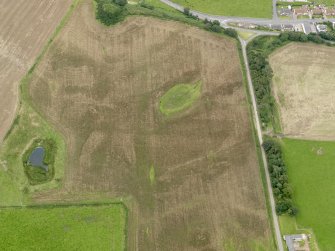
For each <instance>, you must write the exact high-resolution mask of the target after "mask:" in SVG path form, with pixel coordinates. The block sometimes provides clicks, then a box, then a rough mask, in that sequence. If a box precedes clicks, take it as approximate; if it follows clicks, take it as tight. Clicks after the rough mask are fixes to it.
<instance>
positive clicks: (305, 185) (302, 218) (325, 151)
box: [282, 139, 335, 250]
mask: <svg viewBox="0 0 335 251" xmlns="http://www.w3.org/2000/svg"><path fill="white" fill-rule="evenodd" d="M282 143H283V151H284V158H285V163H286V165H287V167H288V177H289V182H290V183H291V184H292V188H293V192H294V196H293V197H294V201H295V203H296V205H297V207H298V209H299V213H298V215H297V217H296V221H297V225H298V227H299V228H311V229H312V230H313V232H314V233H315V235H316V239H317V242H318V245H319V247H320V249H321V250H335V239H334V236H333V234H334V233H335V215H334V208H335V197H334V194H335V183H334V178H335V168H334V166H335V142H320V141H305V140H295V139H283V141H282Z"/></svg>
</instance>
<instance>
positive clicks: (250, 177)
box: [30, 1, 272, 251]
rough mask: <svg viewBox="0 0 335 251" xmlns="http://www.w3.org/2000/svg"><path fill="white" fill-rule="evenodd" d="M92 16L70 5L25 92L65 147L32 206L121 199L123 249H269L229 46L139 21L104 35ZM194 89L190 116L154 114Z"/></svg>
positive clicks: (191, 31) (176, 27) (179, 27)
mask: <svg viewBox="0 0 335 251" xmlns="http://www.w3.org/2000/svg"><path fill="white" fill-rule="evenodd" d="M93 13H94V12H93V10H92V4H91V2H90V1H84V3H82V4H80V6H78V9H77V10H75V12H74V15H73V16H72V17H71V19H70V21H69V23H68V24H67V25H66V27H65V28H64V30H63V31H62V32H61V34H60V35H59V36H58V38H57V39H56V40H55V42H54V44H53V45H52V46H51V48H50V50H49V51H48V52H47V54H46V55H45V58H44V59H43V60H42V62H41V64H40V65H39V67H38V68H37V69H36V72H35V74H34V76H33V81H32V83H31V84H30V93H31V95H32V98H33V101H34V103H35V104H36V107H37V108H38V109H39V110H40V111H41V112H42V113H43V114H45V116H46V118H47V119H48V120H49V121H51V122H52V123H53V124H54V125H55V126H56V127H57V128H59V129H60V130H61V131H62V132H63V133H64V134H65V138H66V139H67V142H66V143H67V146H68V159H67V160H68V161H67V166H66V177H65V180H64V189H63V190H61V191H58V192H55V191H52V192H48V193H43V194H37V195H36V196H35V201H38V202H46V201H48V202H51V201H60V200H65V199H76V198H77V199H78V198H80V196H81V195H83V194H85V193H87V194H94V193H96V194H97V193H104V194H107V195H108V196H109V197H111V198H113V197H118V196H121V197H129V196H130V198H131V203H129V205H133V206H132V207H131V208H130V212H131V221H130V222H129V231H130V233H131V234H130V235H129V249H130V250H143V251H151V250H159V251H164V250H181V251H188V250H190V251H193V250H194V251H195V250H202V251H205V250H206V251H214V250H217V251H219V250H223V249H228V247H235V249H236V250H241V251H242V250H243V251H244V250H252V249H255V247H256V246H262V247H263V249H264V250H271V249H272V243H271V238H272V235H271V231H270V227H269V221H268V217H267V212H266V208H265V201H264V193H263V190H262V183H261V179H260V174H259V167H258V162H257V157H256V151H255V145H254V141H253V137H252V132H251V128H250V120H249V115H248V106H247V103H246V97H245V91H244V88H243V84H242V75H241V69H240V62H239V58H238V52H237V48H236V45H235V42H234V40H229V39H225V38H222V37H218V36H215V35H213V34H211V33H208V32H205V31H203V30H199V29H197V28H194V27H189V26H186V25H183V24H180V23H176V22H168V21H162V20H157V19H152V18H144V17H132V18H129V19H127V20H126V21H125V22H123V23H122V24H118V25H116V26H114V27H113V28H106V27H104V26H102V25H100V24H99V23H97V22H96V20H95V19H94V16H93ZM176 52H178V53H176ZM198 80H201V81H202V83H203V90H202V96H201V98H200V100H199V101H198V102H197V103H196V104H195V105H194V107H193V108H192V109H190V110H188V111H187V112H185V113H183V114H180V115H179V116H176V117H174V118H171V119H167V118H165V117H164V116H162V115H161V114H160V113H159V109H158V107H159V105H158V101H159V98H160V97H161V95H163V93H165V92H166V91H167V90H168V89H170V88H171V87H172V86H174V85H175V84H176V83H192V82H195V81H198ZM151 166H153V167H154V169H155V181H154V182H151V181H150V179H149V172H150V167H151Z"/></svg>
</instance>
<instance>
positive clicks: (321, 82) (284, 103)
mask: <svg viewBox="0 0 335 251" xmlns="http://www.w3.org/2000/svg"><path fill="white" fill-rule="evenodd" d="M334 57H335V48H332V47H327V46H322V45H316V44H310V43H308V44H302V43H290V44H288V45H287V46H284V47H283V48H280V49H278V50H276V51H275V52H274V53H273V54H272V55H270V58H269V60H270V65H271V67H272V69H273V73H274V76H273V90H274V96H275V98H276V101H277V104H278V107H279V110H280V119H281V123H282V131H283V133H284V134H285V135H287V136H288V137H296V138H303V139H315V140H335V103H334V93H335V85H334V79H335V71H334V69H335V60H334Z"/></svg>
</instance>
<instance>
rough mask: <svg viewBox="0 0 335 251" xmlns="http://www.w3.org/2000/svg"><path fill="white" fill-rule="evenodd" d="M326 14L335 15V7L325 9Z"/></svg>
mask: <svg viewBox="0 0 335 251" xmlns="http://www.w3.org/2000/svg"><path fill="white" fill-rule="evenodd" d="M325 15H326V16H335V8H326V9H325Z"/></svg>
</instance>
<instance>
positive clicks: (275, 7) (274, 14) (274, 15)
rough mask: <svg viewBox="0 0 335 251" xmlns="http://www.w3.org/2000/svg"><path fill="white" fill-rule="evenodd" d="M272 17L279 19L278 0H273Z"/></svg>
mask: <svg viewBox="0 0 335 251" xmlns="http://www.w3.org/2000/svg"><path fill="white" fill-rule="evenodd" d="M272 19H273V20H277V19H278V13H277V0H272Z"/></svg>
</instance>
